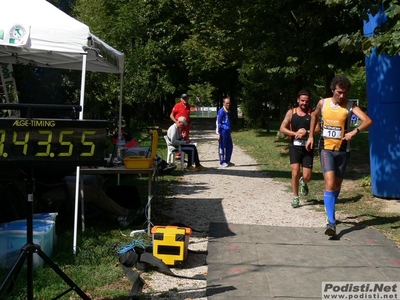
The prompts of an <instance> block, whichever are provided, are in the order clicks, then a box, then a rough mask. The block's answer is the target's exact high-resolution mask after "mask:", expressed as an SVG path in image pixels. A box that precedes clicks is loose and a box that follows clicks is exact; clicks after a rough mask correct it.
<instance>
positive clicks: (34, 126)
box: [0, 118, 108, 166]
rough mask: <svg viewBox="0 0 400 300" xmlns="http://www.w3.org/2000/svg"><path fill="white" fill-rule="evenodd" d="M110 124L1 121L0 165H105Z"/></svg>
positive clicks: (28, 120)
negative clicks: (108, 126)
mask: <svg viewBox="0 0 400 300" xmlns="http://www.w3.org/2000/svg"><path fill="white" fill-rule="evenodd" d="M107 124H108V122H107V121H99V120H71V119H34V118H32V119H14V118H0V166H3V165H13V166H14V165H24V166H28V165H35V166H42V165H44V164H47V165H49V164H51V165H57V164H61V165H64V166H65V165H68V166H73V165H74V166H99V165H104V150H105V140H106V127H107Z"/></svg>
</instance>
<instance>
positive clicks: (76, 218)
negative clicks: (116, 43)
mask: <svg viewBox="0 0 400 300" xmlns="http://www.w3.org/2000/svg"><path fill="white" fill-rule="evenodd" d="M86 60H87V55H86V54H84V55H83V60H82V81H81V94H80V100H79V105H80V106H81V107H82V109H81V111H80V112H79V120H83V109H84V104H85V81H86ZM79 177H80V166H77V167H76V181H75V210H74V241H73V249H72V251H73V254H74V255H75V254H76V248H77V247H76V244H77V241H76V240H77V235H78V205H79V190H80V178H79ZM82 184H83V180H82ZM83 201H84V199H82V206H83V205H84V203H83ZM82 215H83V210H82ZM84 226H85V225H84V222H82V231H85V228H84Z"/></svg>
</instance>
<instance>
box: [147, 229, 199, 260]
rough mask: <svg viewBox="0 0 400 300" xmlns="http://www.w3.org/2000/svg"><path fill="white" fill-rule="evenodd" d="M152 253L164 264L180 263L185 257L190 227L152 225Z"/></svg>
mask: <svg viewBox="0 0 400 300" xmlns="http://www.w3.org/2000/svg"><path fill="white" fill-rule="evenodd" d="M151 233H152V235H153V255H154V256H155V257H157V258H159V259H161V260H162V261H163V262H164V263H165V264H166V265H171V266H173V265H176V264H178V263H182V262H183V261H185V260H186V258H187V251H188V244H189V236H190V235H191V234H192V229H191V228H187V227H178V226H154V227H153V228H152V229H151Z"/></svg>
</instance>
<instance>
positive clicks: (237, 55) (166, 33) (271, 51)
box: [52, 0, 399, 126]
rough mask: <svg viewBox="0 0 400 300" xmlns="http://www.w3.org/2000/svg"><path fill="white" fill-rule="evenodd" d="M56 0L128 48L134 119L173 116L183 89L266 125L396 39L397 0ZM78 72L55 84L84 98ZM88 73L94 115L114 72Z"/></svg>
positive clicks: (110, 99)
mask: <svg viewBox="0 0 400 300" xmlns="http://www.w3.org/2000/svg"><path fill="white" fill-rule="evenodd" d="M52 3H55V4H56V5H59V6H60V7H61V8H62V9H63V10H64V11H66V12H67V13H70V14H72V15H73V16H74V17H75V18H77V19H78V20H80V21H82V22H84V23H86V24H87V25H89V27H90V29H91V31H92V32H93V33H94V34H96V35H97V36H99V37H100V38H101V39H103V40H104V41H106V42H107V43H108V44H110V45H111V46H112V47H114V48H116V49H118V50H119V51H121V52H123V53H124V54H125V73H124V79H123V86H124V93H123V101H124V110H123V111H124V117H125V119H126V120H127V122H128V124H130V120H131V119H132V120H133V119H134V120H137V121H138V122H139V121H146V122H156V121H157V120H158V119H160V118H165V117H168V115H169V113H170V109H171V108H172V106H173V105H174V103H175V100H176V99H177V98H178V97H179V95H180V94H182V93H184V92H185V93H189V94H190V95H191V99H193V100H194V99H196V97H197V96H200V97H199V99H201V101H202V103H207V104H210V105H217V106H218V105H220V103H221V100H222V98H223V97H225V96H229V97H231V103H232V110H233V112H236V108H237V105H241V107H242V110H243V112H244V116H245V118H247V119H248V121H249V123H251V124H255V125H257V126H265V124H267V123H268V120H269V119H270V118H280V117H282V116H283V115H284V113H285V112H286V110H287V108H288V107H290V106H292V105H294V104H295V100H296V93H297V92H298V90H300V89H303V88H307V89H309V90H311V92H312V94H313V95H314V99H316V100H317V99H318V98H319V97H325V96H328V95H329V94H330V91H329V83H330V80H331V78H332V77H333V76H334V75H335V74H336V73H338V72H343V73H348V74H350V75H351V76H353V78H355V79H357V81H359V82H362V80H364V79H365V77H363V76H360V74H361V75H362V74H363V61H364V55H365V54H366V53H368V49H369V50H370V49H371V47H377V48H378V49H379V51H388V53H394V52H393V51H397V50H395V49H398V48H399V47H397V48H396V45H397V43H398V40H399V39H396V36H397V33H398V32H397V15H398V11H399V9H398V7H397V4H396V3H397V2H396V1H379V2H378V1H355V0H305V1H295V0H280V1H261V0H255V1H242V0H229V1H228V0H146V1H143V0H129V1H128V0H69V1H60V0H52ZM382 4H383V5H384V8H385V12H386V15H387V19H388V21H387V22H386V23H385V24H384V25H382V26H381V27H379V28H378V29H377V30H376V32H374V36H371V37H365V36H363V34H362V25H363V21H365V20H368V16H369V15H368V13H371V14H376V13H378V11H379V8H380V7H381V5H382ZM390 49H392V50H390ZM350 70H351V71H350ZM354 70H355V71H354ZM354 72H355V73H354ZM75 80H76V78H74V76H73V74H72V73H66V74H65V75H64V77H63V80H62V83H61V84H58V85H59V86H62V87H63V89H65V90H67V91H68V92H63V93H60V94H59V95H61V94H62V97H65V98H68V97H69V98H76V99H78V97H77V96H78V94H77V93H75V94H74V93H73V91H72V90H73V87H75V88H76V87H77V86H79V85H78V84H77V83H76V82H75ZM86 82H87V85H86V96H85V97H86V99H87V103H88V104H89V105H88V106H87V107H89V108H90V109H92V110H93V111H94V114H95V115H98V116H103V117H107V118H111V117H112V116H113V115H116V114H117V111H118V98H119V87H120V82H119V79H118V77H117V76H116V75H114V74H104V73H94V72H92V73H89V74H88V76H87V81H86ZM359 82H358V83H357V86H362V84H360V83H359ZM55 84H56V82H55ZM56 85H57V84H56ZM364 92H365V90H362V89H361V90H357V93H358V94H360V95H364V94H365V93H364ZM362 97H363V96H362Z"/></svg>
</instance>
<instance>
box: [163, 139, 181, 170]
mask: <svg viewBox="0 0 400 300" xmlns="http://www.w3.org/2000/svg"><path fill="white" fill-rule="evenodd" d="M164 139H165V142H166V143H167V150H168V154H167V163H169V164H174V163H175V155H176V154H177V153H180V154H181V157H180V162H181V170H182V171H183V170H184V169H185V152H183V151H182V149H181V145H179V146H178V148H175V150H174V151H170V150H169V147H168V144H169V139H168V136H166V135H164Z"/></svg>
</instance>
